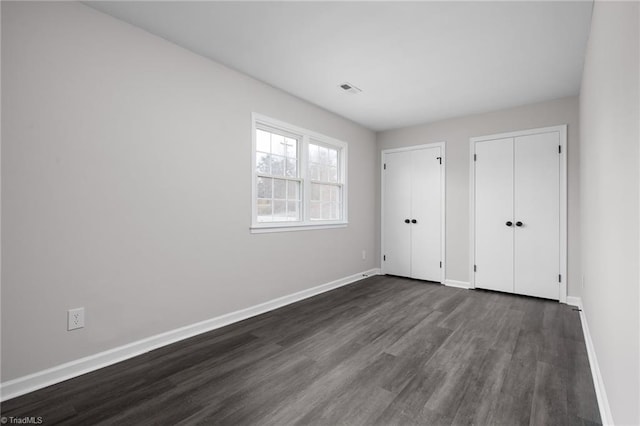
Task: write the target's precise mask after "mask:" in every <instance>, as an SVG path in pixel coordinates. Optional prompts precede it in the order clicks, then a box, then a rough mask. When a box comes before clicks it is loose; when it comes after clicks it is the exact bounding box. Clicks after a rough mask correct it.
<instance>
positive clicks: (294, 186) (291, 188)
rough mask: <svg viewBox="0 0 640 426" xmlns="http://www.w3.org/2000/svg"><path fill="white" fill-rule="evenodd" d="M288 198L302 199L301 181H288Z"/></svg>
mask: <svg viewBox="0 0 640 426" xmlns="http://www.w3.org/2000/svg"><path fill="white" fill-rule="evenodd" d="M287 199H288V200H300V182H295V181H291V180H290V181H287Z"/></svg>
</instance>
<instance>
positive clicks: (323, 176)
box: [319, 165, 329, 182]
mask: <svg viewBox="0 0 640 426" xmlns="http://www.w3.org/2000/svg"><path fill="white" fill-rule="evenodd" d="M319 167H320V178H319V180H321V181H323V182H328V181H329V171H328V170H327V166H324V165H323V166H319Z"/></svg>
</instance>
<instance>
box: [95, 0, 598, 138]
mask: <svg viewBox="0 0 640 426" xmlns="http://www.w3.org/2000/svg"><path fill="white" fill-rule="evenodd" d="M85 4H87V5H89V6H91V7H93V8H95V9H98V10H101V11H104V12H106V13H108V14H110V15H112V16H114V17H116V18H119V19H122V20H124V21H127V22H129V23H131V24H133V25H136V26H138V27H140V28H143V29H145V30H147V31H149V32H151V33H153V34H156V35H158V36H161V37H163V38H165V39H167V40H170V41H172V42H174V43H176V44H178V45H181V46H183V47H185V48H187V49H189V50H191V51H193V52H196V53H198V54H200V55H203V56H206V57H209V58H211V59H213V60H215V61H218V62H221V63H223V64H225V65H227V66H229V67H231V68H233V69H236V70H238V71H241V72H243V73H246V74H248V75H250V76H253V77H255V78H256V79H258V80H262V81H264V82H266V83H268V84H271V85H273V86H275V87H278V88H281V89H283V90H285V91H287V92H289V93H292V94H294V95H296V96H298V97H300V98H302V99H306V100H307V101H309V102H312V103H314V104H316V105H319V106H321V107H323V108H326V109H328V110H330V111H333V112H335V113H337V114H340V115H342V116H344V117H347V118H349V119H351V120H353V121H355V122H358V123H360V124H362V125H364V126H366V127H368V128H370V129H373V130H384V129H390V128H397V127H403V126H408V125H413V124H418V123H423V122H430V121H435V120H440V119H443V118H448V117H455V116H462V115H467V114H473V113H479V112H484V111H491V110H496V109H500V108H507V107H511V106H516V105H523V104H528V103H533V102H538V101H544V100H548V99H554V98H559V97H563V96H571V95H577V94H578V92H579V88H580V79H581V76H582V66H583V60H584V52H585V48H586V43H587V37H588V33H589V24H590V20H591V7H592V2H591V1H577V2H576V1H573V2H393V1H390V2H265V1H262V2H215V1H204V2H202V1H201V2H162V1H146V2H144V1H143V2H128V1H123V2H88V3H85ZM345 81H348V82H350V83H352V84H354V85H355V86H357V87H359V88H360V89H362V93H360V94H357V95H353V94H349V93H345V92H343V91H342V90H341V89H339V88H338V85H339V84H341V83H343V82H345Z"/></svg>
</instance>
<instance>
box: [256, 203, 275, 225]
mask: <svg viewBox="0 0 640 426" xmlns="http://www.w3.org/2000/svg"><path fill="white" fill-rule="evenodd" d="M271 217H272V216H271V200H258V222H271Z"/></svg>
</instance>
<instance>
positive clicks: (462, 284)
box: [444, 280, 471, 290]
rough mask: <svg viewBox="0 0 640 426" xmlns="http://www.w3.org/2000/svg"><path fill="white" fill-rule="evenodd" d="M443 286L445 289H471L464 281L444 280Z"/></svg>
mask: <svg viewBox="0 0 640 426" xmlns="http://www.w3.org/2000/svg"><path fill="white" fill-rule="evenodd" d="M444 285H446V286H447V287H456V288H466V289H467V290H468V289H470V288H471V284H470V283H468V282H466V281H456V280H444Z"/></svg>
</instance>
